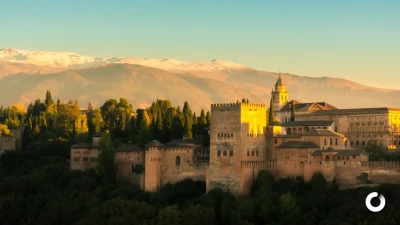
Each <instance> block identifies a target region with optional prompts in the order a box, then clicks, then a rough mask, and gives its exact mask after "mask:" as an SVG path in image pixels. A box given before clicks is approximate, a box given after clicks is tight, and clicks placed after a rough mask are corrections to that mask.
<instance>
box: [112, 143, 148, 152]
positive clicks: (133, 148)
mask: <svg viewBox="0 0 400 225" xmlns="http://www.w3.org/2000/svg"><path fill="white" fill-rule="evenodd" d="M115 151H116V152H143V151H144V150H143V149H142V148H141V147H139V146H137V145H132V144H121V145H120V146H118V147H117V148H116V149H115Z"/></svg>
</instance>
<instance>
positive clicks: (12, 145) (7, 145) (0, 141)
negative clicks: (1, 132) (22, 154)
mask: <svg viewBox="0 0 400 225" xmlns="http://www.w3.org/2000/svg"><path fill="white" fill-rule="evenodd" d="M16 143H17V140H16V139H15V137H11V136H0V155H1V154H3V153H4V152H5V151H9V150H15V149H16Z"/></svg>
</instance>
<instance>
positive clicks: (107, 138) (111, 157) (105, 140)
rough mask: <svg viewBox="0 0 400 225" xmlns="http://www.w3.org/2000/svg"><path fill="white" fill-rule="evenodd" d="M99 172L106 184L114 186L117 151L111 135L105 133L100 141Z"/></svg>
mask: <svg viewBox="0 0 400 225" xmlns="http://www.w3.org/2000/svg"><path fill="white" fill-rule="evenodd" d="M97 172H98V174H99V175H100V176H101V177H102V179H103V182H104V183H107V184H114V183H115V182H116V175H117V167H116V165H115V150H114V143H113V141H112V140H111V135H110V133H105V134H104V135H103V136H102V137H101V139H100V142H99V157H98V161H97Z"/></svg>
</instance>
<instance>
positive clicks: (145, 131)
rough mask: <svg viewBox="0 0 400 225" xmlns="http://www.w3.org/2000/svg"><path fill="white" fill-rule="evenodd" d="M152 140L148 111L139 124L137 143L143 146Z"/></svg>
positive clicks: (144, 113)
mask: <svg viewBox="0 0 400 225" xmlns="http://www.w3.org/2000/svg"><path fill="white" fill-rule="evenodd" d="M151 140H152V135H151V130H150V118H149V115H148V114H147V112H146V111H144V112H143V117H142V120H141V121H140V124H139V133H138V136H137V143H138V145H139V146H141V147H143V146H144V145H145V144H147V143H149V142H150V141H151Z"/></svg>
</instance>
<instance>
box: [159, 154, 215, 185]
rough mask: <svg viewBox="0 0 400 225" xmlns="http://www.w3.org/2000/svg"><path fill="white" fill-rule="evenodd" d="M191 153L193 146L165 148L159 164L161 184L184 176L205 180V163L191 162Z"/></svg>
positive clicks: (182, 178) (174, 181) (172, 181)
mask: <svg viewBox="0 0 400 225" xmlns="http://www.w3.org/2000/svg"><path fill="white" fill-rule="evenodd" d="M193 155H194V154H193V148H187V149H166V150H165V151H164V152H163V157H162V164H161V171H162V176H161V181H162V185H165V184H167V183H171V184H173V183H176V182H178V181H181V180H184V179H186V178H191V179H193V180H201V181H205V180H206V166H207V163H195V162H193ZM177 161H179V162H177Z"/></svg>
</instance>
